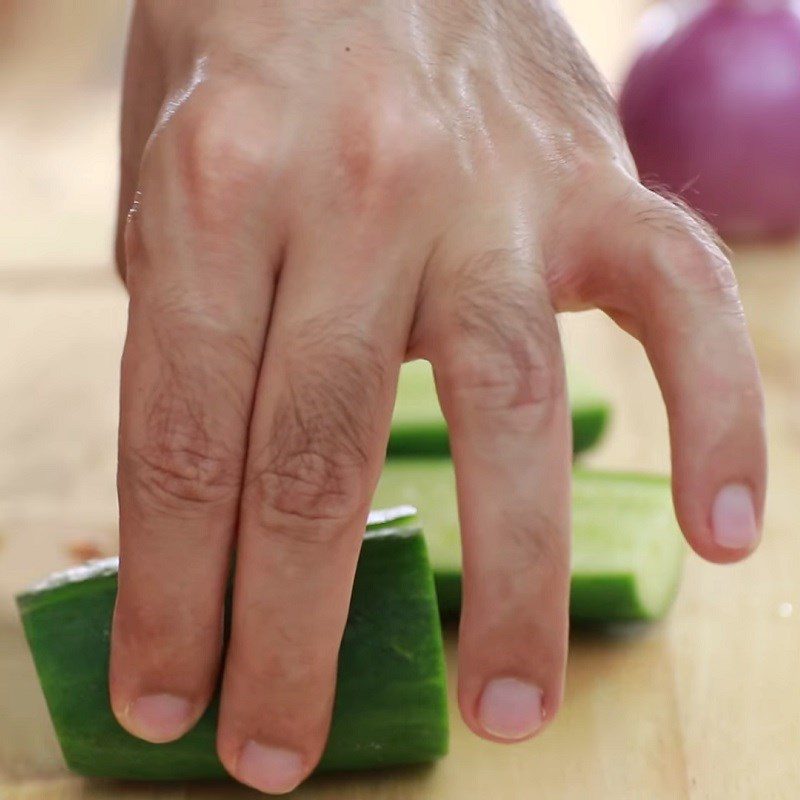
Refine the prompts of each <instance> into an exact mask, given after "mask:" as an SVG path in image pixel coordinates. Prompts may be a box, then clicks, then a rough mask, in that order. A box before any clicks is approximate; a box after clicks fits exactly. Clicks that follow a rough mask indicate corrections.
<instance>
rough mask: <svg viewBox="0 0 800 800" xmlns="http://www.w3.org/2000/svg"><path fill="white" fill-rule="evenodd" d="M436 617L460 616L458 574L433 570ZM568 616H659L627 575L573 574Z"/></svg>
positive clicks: (584, 619) (581, 619) (591, 619)
mask: <svg viewBox="0 0 800 800" xmlns="http://www.w3.org/2000/svg"><path fill="white" fill-rule="evenodd" d="M434 578H435V582H436V596H437V599H438V601H439V614H440V615H441V618H442V620H443V621H445V622H452V621H453V620H457V619H458V616H459V614H460V613H461V573H460V572H456V571H454V570H452V569H448V568H447V567H442V568H440V569H436V570H435V572H434ZM569 616H570V619H571V620H572V622H574V623H579V624H580V623H609V622H615V623H616V622H652V621H655V620H657V619H659V618H660V617H661V616H662V615H661V614H658V613H653V612H652V611H650V610H649V609H647V608H644V607H643V606H642V604H641V603H640V602H639V599H638V597H637V594H636V584H635V581H634V580H633V579H632V577H631V576H630V575H625V574H619V575H573V576H572V578H571V580H570V591H569Z"/></svg>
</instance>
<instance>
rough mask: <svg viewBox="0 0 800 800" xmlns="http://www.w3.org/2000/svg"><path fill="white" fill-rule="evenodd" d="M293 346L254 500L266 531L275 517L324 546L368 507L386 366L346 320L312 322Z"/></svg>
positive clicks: (258, 467)
mask: <svg viewBox="0 0 800 800" xmlns="http://www.w3.org/2000/svg"><path fill="white" fill-rule="evenodd" d="M292 341H293V348H292V353H291V354H287V356H286V364H285V375H286V383H285V386H284V389H283V391H282V392H281V394H280V395H279V396H278V398H277V402H276V405H275V408H274V411H273V414H272V417H271V419H270V421H269V435H268V437H267V440H266V442H265V445H264V449H263V451H262V452H261V453H260V454H258V456H257V457H256V459H255V461H254V463H255V465H256V467H255V469H253V471H252V474H253V475H254V478H253V481H254V487H255V490H256V491H255V494H256V499H257V503H258V507H259V509H260V513H261V514H262V522H263V525H262V527H263V528H264V529H269V530H270V532H274V530H275V527H276V526H275V522H276V517H277V521H278V522H290V523H291V522H293V523H295V524H294V525H291V524H290V525H289V526H288V527H290V528H291V527H294V528H295V529H296V533H293V534H292V535H298V536H300V537H310V538H314V539H317V540H319V539H326V538H329V537H331V536H336V535H338V534H339V533H340V532H342V531H344V530H346V529H347V525H348V524H349V523H352V522H353V520H354V519H356V518H357V517H359V516H360V515H361V514H362V513H365V512H366V508H367V506H368V504H369V488H368V480H367V473H368V466H369V462H370V446H371V442H373V441H375V440H376V436H377V430H378V427H377V426H378V415H377V413H376V407H377V406H378V400H379V398H380V396H381V395H382V393H383V391H384V388H383V387H384V382H385V377H384V370H383V361H382V359H381V358H380V355H379V353H378V352H377V351H376V349H375V346H374V345H373V344H372V343H371V342H370V341H369V340H368V339H367V338H365V337H364V334H363V332H361V331H359V330H357V329H355V328H353V329H350V328H349V327H347V325H346V324H344V325H343V324H342V322H341V320H340V319H337V320H328V319H323V318H317V319H312V320H308V321H307V322H306V323H305V324H304V325H303V326H302V328H299V329H298V331H297V332H296V334H295V335H294V336H292ZM330 341H336V342H337V348H336V350H335V351H334V352H330V346H329V345H328V344H327V343H328V342H330ZM248 483H250V481H248Z"/></svg>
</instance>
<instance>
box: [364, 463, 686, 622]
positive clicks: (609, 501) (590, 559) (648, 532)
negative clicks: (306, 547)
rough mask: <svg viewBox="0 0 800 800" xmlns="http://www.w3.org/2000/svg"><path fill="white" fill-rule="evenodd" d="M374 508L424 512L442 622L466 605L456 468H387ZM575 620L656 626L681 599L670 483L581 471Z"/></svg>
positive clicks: (576, 483) (577, 476)
mask: <svg viewBox="0 0 800 800" xmlns="http://www.w3.org/2000/svg"><path fill="white" fill-rule="evenodd" d="M375 502H376V503H377V504H380V503H386V502H393V503H399V502H405V503H411V504H413V505H415V506H417V507H418V508H419V509H420V518H421V519H422V521H423V523H424V526H425V536H426V538H427V540H428V551H429V553H430V558H431V564H432V565H433V572H434V578H435V581H436V592H437V595H438V598H439V609H440V612H441V614H442V616H443V617H444V618H445V619H448V618H452V617H454V616H456V615H457V614H458V612H459V609H460V605H461V546H460V542H459V534H458V521H457V512H456V496H455V486H454V480H453V472H452V466H451V463H450V462H449V461H448V460H447V459H418V460H416V461H412V460H409V459H403V460H399V461H391V462H387V463H386V465H385V466H384V470H383V475H382V477H381V480H380V483H379V484H378V490H377V493H376V495H375ZM572 524H573V544H572V583H571V595H570V616H571V617H572V619H573V620H574V621H576V622H622V621H632V620H655V619H658V618H660V617H662V616H663V615H664V614H665V613H666V612H667V610H668V609H669V607H670V605H671V603H672V601H673V599H674V597H675V594H676V592H677V587H678V582H679V578H680V573H681V566H682V563H683V556H684V552H685V546H684V544H683V539H682V537H681V535H680V531H679V529H678V526H677V523H676V522H675V517H674V514H673V511H672V500H671V496H670V487H669V481H668V480H667V479H665V478H660V477H655V476H647V475H631V474H618V473H603V472H589V471H584V470H576V471H575V473H574V480H573V504H572Z"/></svg>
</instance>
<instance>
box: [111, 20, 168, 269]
mask: <svg viewBox="0 0 800 800" xmlns="http://www.w3.org/2000/svg"><path fill="white" fill-rule="evenodd" d="M164 94H165V88H164V81H163V73H162V68H161V64H160V60H159V58H158V52H157V49H156V48H155V46H154V43H153V36H152V32H151V31H150V28H149V25H148V22H147V16H146V15H145V14H144V13H143V12H142V6H141V5H140V4H136V5H135V6H134V9H133V12H132V15H131V23H130V33H129V35H128V47H127V55H126V59H125V76H124V79H123V86H122V115H121V124H120V176H119V198H118V205H117V232H116V244H115V254H116V262H117V271H118V272H119V274H120V275H121V276H122V278H123V280H124V278H125V225H126V223H127V220H128V214H129V213H130V210H131V208H132V206H133V203H134V197H135V194H136V186H137V184H138V181H139V167H140V165H141V163H142V156H143V155H144V149H145V145H146V143H147V140H148V138H149V137H150V134H151V132H152V131H153V128H154V127H155V124H156V119H157V117H158V113H159V108H160V107H161V104H162V102H163V100H164Z"/></svg>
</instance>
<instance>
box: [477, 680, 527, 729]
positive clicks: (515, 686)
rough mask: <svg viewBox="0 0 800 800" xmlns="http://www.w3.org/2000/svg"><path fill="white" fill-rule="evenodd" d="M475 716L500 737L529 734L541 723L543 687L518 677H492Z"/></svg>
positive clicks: (485, 727)
mask: <svg viewBox="0 0 800 800" xmlns="http://www.w3.org/2000/svg"><path fill="white" fill-rule="evenodd" d="M478 719H479V721H480V723H481V725H482V726H483V729H484V730H485V731H486V732H487V733H490V734H491V735H492V736H496V737H498V738H499V739H509V740H510V741H514V740H517V739H525V738H527V737H528V736H532V735H533V734H534V733H536V731H537V730H539V728H540V727H541V725H542V720H543V712H542V690H541V689H540V688H539V687H538V686H534V685H533V684H530V683H525V681H521V680H518V679H517V678H495V680H493V681H490V682H489V683H488V684H486V688H485V689H484V690H483V694H482V695H481V700H480V705H479V706H478Z"/></svg>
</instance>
